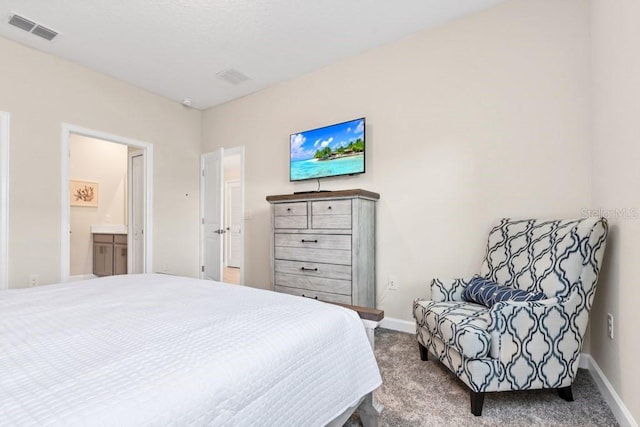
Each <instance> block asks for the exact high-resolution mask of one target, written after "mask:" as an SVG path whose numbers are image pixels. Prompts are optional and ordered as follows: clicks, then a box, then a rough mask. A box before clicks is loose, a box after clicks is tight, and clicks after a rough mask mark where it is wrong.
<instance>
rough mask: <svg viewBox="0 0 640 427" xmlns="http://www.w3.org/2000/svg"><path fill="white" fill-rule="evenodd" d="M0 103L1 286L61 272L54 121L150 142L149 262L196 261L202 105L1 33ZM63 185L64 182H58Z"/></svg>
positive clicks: (50, 278) (45, 279) (57, 127)
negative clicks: (4, 170)
mask: <svg viewBox="0 0 640 427" xmlns="http://www.w3.org/2000/svg"><path fill="white" fill-rule="evenodd" d="M0 57H1V58H2V66H1V67H0V94H2V96H0V110H2V111H8V112H9V113H11V134H10V138H11V145H10V183H11V184H10V189H9V197H10V201H11V202H10V212H9V221H10V222H9V227H10V230H11V235H10V240H9V282H10V283H9V286H10V287H12V288H17V287H24V286H26V285H27V279H28V275H29V274H30V273H34V274H39V275H40V282H41V283H43V284H45V283H54V282H58V281H59V280H60V229H61V219H60V215H61V206H60V203H61V193H60V191H61V189H60V186H61V171H60V167H61V166H60V165H61V160H60V159H61V152H60V150H61V125H62V123H63V122H64V123H69V124H73V125H77V126H82V127H85V128H88V129H93V130H98V131H102V132H107V133H110V134H114V135H119V136H123V137H128V138H133V139H136V140H140V141H145V142H148V143H151V144H153V146H154V156H155V158H154V183H153V184H154V191H153V208H154V227H153V230H154V245H153V256H154V264H155V265H156V266H158V265H164V264H166V265H167V266H168V270H169V272H171V273H176V274H185V275H190V276H196V275H197V272H198V271H197V270H198V204H199V198H198V189H199V173H198V172H199V156H200V141H201V117H202V116H201V113H200V112H199V111H195V110H189V109H186V108H184V107H182V106H181V105H180V104H178V103H175V102H172V101H169V100H167V99H164V98H161V97H159V96H156V95H153V94H150V93H149V92H146V91H143V90H141V89H137V88H133V87H132V86H130V85H128V84H126V83H123V82H120V81H118V80H115V79H112V78H110V77H107V76H105V75H102V74H99V73H95V72H93V71H90V70H88V69H86V68H84V67H80V66H78V65H75V64H73V63H70V62H68V61H64V60H61V59H57V58H55V57H53V56H50V55H47V54H44V53H41V52H38V51H36V50H33V49H30V48H26V47H24V46H22V45H20V44H17V43H15V42H12V41H9V40H6V39H3V38H0ZM64 190H65V191H66V189H64Z"/></svg>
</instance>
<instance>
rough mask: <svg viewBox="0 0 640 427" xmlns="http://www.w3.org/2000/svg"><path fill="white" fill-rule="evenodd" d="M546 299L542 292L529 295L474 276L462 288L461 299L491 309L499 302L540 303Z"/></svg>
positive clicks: (520, 290) (529, 293)
mask: <svg viewBox="0 0 640 427" xmlns="http://www.w3.org/2000/svg"><path fill="white" fill-rule="evenodd" d="M544 298H546V297H545V295H544V294H543V293H542V292H536V293H531V292H527V291H523V290H522V289H515V288H512V287H510V286H503V285H499V284H498V283H496V282H494V281H493V280H491V279H485V278H483V277H480V276H476V277H474V278H473V279H471V281H470V282H469V284H468V285H467V287H466V288H464V292H463V293H462V299H464V300H465V301H468V302H474V303H476V304H482V305H484V306H487V307H491V306H492V305H494V304H495V303H497V302H500V301H540V300H541V299H544Z"/></svg>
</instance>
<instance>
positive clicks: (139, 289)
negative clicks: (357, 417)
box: [0, 275, 381, 426]
mask: <svg viewBox="0 0 640 427" xmlns="http://www.w3.org/2000/svg"><path fill="white" fill-rule="evenodd" d="M380 384H381V378H380V373H379V371H378V367H377V364H376V361H375V358H374V356H373V352H372V350H371V347H370V345H369V342H368V340H367V337H366V334H365V331H364V328H363V326H362V323H361V321H360V319H359V318H358V316H357V314H356V313H355V312H353V311H350V310H346V309H343V308H341V307H337V306H333V305H330V304H325V303H320V302H318V301H313V300H308V299H304V298H299V297H294V296H290V295H284V294H279V293H274V292H269V291H262V290H257V289H252V288H247V287H241V286H234V285H226V284H222V283H217V282H210V281H202V280H196V279H187V278H180V277H174V276H168V275H131V276H112V277H105V278H101V279H95V280H89V281H79V282H71V283H65V284H58V285H50V286H41V287H38V288H31V289H17V290H8V291H1V292H0V425H1V426H12V425H17V426H44V425H47V426H48V425H65V426H75V425H83V426H85V425H91V426H93V425H100V426H115V425H118V426H146V425H153V426H156V425H157V426H164V425H174V426H183V425H189V426H199V425H216V426H324V425H326V424H328V423H330V422H331V421H332V420H335V419H340V418H339V417H340V415H343V418H344V414H345V413H348V411H349V408H353V407H354V405H357V404H358V403H359V402H361V401H362V400H363V397H365V396H369V397H370V396H371V393H372V391H373V390H375V389H376V388H377V387H378V386H380Z"/></svg>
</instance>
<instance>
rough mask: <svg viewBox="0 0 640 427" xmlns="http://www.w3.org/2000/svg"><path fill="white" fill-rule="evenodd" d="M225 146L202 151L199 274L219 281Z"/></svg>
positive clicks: (221, 261) (222, 230) (221, 266)
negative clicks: (212, 150) (200, 261)
mask: <svg viewBox="0 0 640 427" xmlns="http://www.w3.org/2000/svg"><path fill="white" fill-rule="evenodd" d="M223 158H224V149H223V148H220V149H219V150H217V151H214V152H212V153H208V154H203V155H202V187H201V188H202V198H201V206H202V233H201V234H202V237H201V239H202V252H201V253H202V268H201V277H202V278H203V279H207V280H217V281H222V277H223V276H222V268H223V265H222V264H223V259H222V254H223V252H222V247H223V243H224V241H223V234H224V233H225V229H224V224H223V220H224V218H223V210H222V209H223V203H222V196H223V184H224V182H223V163H222V161H223Z"/></svg>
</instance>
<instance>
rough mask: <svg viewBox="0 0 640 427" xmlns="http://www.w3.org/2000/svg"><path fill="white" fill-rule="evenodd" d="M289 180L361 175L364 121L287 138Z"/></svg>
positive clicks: (360, 120)
mask: <svg viewBox="0 0 640 427" xmlns="http://www.w3.org/2000/svg"><path fill="white" fill-rule="evenodd" d="M290 172H291V181H299V180H303V179H312V178H324V177H328V176H335V175H349V174H355V173H362V172H364V119H356V120H352V121H349V122H344V123H338V124H335V125H331V126H326V127H323V128H319V129H313V130H308V131H306V132H300V133H296V134H293V135H291V171H290Z"/></svg>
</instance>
